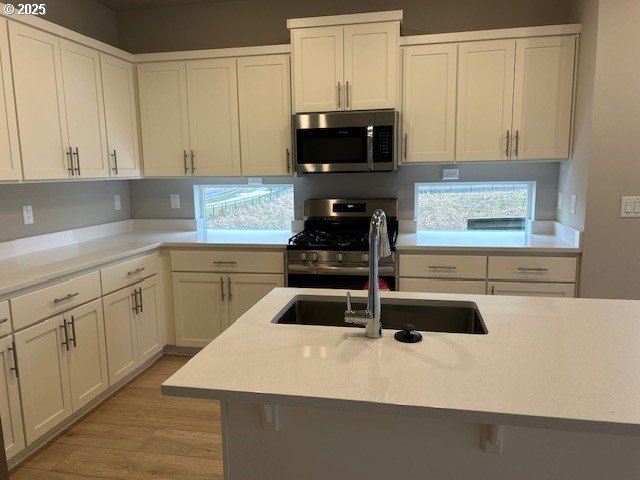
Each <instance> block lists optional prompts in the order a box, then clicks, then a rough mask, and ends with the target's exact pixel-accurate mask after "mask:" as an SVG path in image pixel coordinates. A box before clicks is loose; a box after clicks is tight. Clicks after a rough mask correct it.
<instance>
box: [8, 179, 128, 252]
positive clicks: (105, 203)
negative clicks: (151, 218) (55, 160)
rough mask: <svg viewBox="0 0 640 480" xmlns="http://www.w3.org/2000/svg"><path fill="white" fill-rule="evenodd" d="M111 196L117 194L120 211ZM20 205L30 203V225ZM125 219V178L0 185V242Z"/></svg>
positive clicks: (126, 185)
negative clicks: (31, 218)
mask: <svg viewBox="0 0 640 480" xmlns="http://www.w3.org/2000/svg"><path fill="white" fill-rule="evenodd" d="M115 195H120V203H121V206H122V209H121V210H120V211H116V209H115V204H114V196H115ZM23 205H32V206H33V216H34V220H35V222H34V223H33V224H32V225H24V223H23V220H22V206H23ZM129 218H131V208H130V202H129V182H127V181H96V182H90V181H87V182H63V183H32V184H20V185H0V225H2V228H0V242H6V241H8V240H13V239H16V238H22V237H30V236H33V235H42V234H45V233H52V232H59V231H62V230H69V229H72V228H80V227H87V226H90V225H99V224H102V223H109V222H117V221H120V220H127V219H129Z"/></svg>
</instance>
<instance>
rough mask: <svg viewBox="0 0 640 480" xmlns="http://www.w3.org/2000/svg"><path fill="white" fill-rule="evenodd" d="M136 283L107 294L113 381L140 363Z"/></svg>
mask: <svg viewBox="0 0 640 480" xmlns="http://www.w3.org/2000/svg"><path fill="white" fill-rule="evenodd" d="M133 295H134V291H133V287H131V288H125V289H123V290H119V291H117V292H115V293H112V294H110V295H107V296H106V297H103V299H102V304H103V306H104V331H105V338H106V344H107V360H108V365H109V383H110V384H111V385H113V384H115V383H116V382H117V381H119V380H121V379H122V378H124V377H126V376H127V375H128V374H130V373H131V372H133V371H134V370H135V369H136V367H137V366H138V365H139V361H138V339H137V333H136V325H135V319H134V315H133Z"/></svg>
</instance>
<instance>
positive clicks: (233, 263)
mask: <svg viewBox="0 0 640 480" xmlns="http://www.w3.org/2000/svg"><path fill="white" fill-rule="evenodd" d="M213 264H214V265H237V264H238V262H235V261H216V262H213Z"/></svg>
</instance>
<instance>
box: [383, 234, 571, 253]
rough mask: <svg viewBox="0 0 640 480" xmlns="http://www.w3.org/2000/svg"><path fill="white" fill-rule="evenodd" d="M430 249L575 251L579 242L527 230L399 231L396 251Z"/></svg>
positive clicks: (537, 251)
mask: <svg viewBox="0 0 640 480" xmlns="http://www.w3.org/2000/svg"><path fill="white" fill-rule="evenodd" d="M421 249H429V250H432V251H439V252H441V251H459V250H464V251H469V250H484V251H486V250H497V251H502V252H507V251H523V250H524V251H527V252H532V253H533V252H536V253H545V252H547V253H578V252H579V251H580V248H579V246H578V245H575V244H572V243H569V242H567V241H565V240H563V239H562V238H560V237H558V236H556V235H536V234H531V233H526V232H505V231H503V232H418V233H401V234H399V235H398V240H397V242H396V250H397V251H400V252H401V251H409V250H421Z"/></svg>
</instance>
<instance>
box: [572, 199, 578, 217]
mask: <svg viewBox="0 0 640 480" xmlns="http://www.w3.org/2000/svg"><path fill="white" fill-rule="evenodd" d="M577 207H578V196H577V195H571V213H576V208H577Z"/></svg>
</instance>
